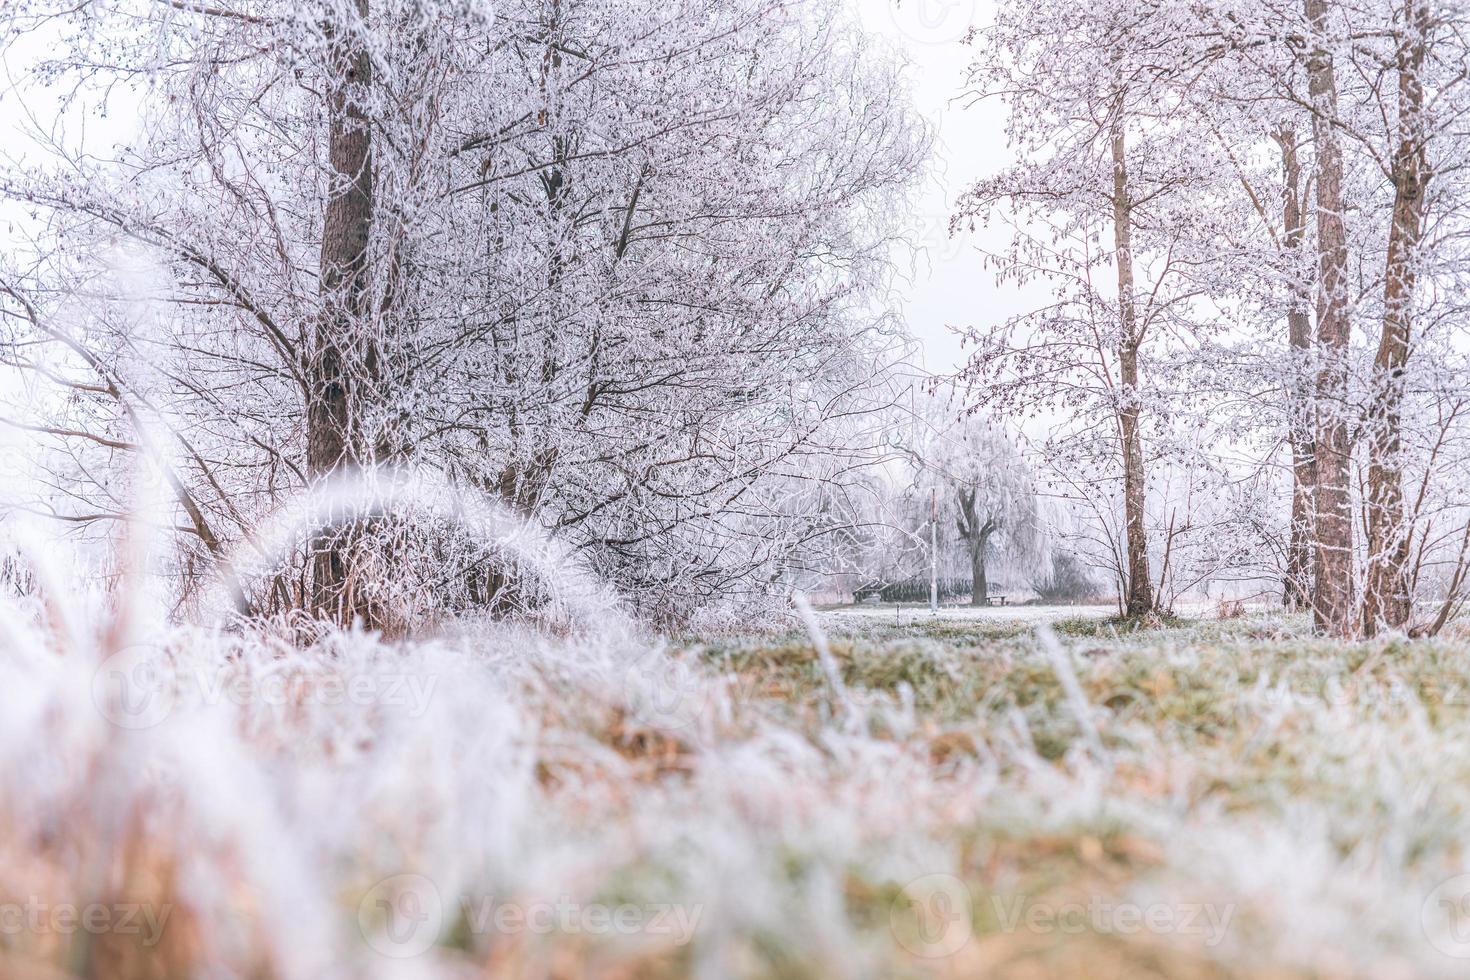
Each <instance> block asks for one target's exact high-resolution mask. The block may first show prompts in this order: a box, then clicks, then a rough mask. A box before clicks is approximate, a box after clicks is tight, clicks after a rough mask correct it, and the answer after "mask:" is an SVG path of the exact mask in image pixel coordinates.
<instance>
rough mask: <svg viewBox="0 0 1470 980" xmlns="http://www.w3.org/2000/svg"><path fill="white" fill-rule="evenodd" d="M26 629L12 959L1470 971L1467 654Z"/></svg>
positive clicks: (797, 969) (345, 965) (1271, 623)
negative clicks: (123, 638)
mask: <svg viewBox="0 0 1470 980" xmlns="http://www.w3.org/2000/svg"><path fill="white" fill-rule="evenodd" d="M23 612H24V611H22V612H21V613H16V614H15V615H13V616H12V617H11V621H10V623H9V624H8V625H9V629H8V630H7V631H5V632H4V634H3V635H5V636H6V639H4V640H0V651H3V664H4V670H5V676H6V678H7V681H6V683H5V684H4V685H0V726H3V729H0V733H3V738H0V753H3V755H0V767H3V777H4V782H3V785H4V786H5V787H6V788H7V792H6V794H5V796H4V798H3V800H0V867H4V868H5V869H6V873H5V875H4V876H3V879H0V891H3V894H0V954H3V961H0V975H4V976H6V977H11V976H17V977H49V976H69V975H76V976H98V977H184V976H251V977H295V976H303V977H305V976H330V975H342V976H353V977H373V976H384V977H388V976H414V977H440V976H442V977H469V976H505V977H511V976H516V977H520V976H549V977H646V976H652V977H658V976H670V977H672V976H686V975H692V976H699V977H727V976H730V977H833V976H836V977H873V978H882V977H894V976H954V977H987V978H1010V977H1014V978H1026V977H1119V978H1122V977H1130V978H1131V977H1150V976H1160V977H1163V976H1169V977H1196V976H1198V977H1227V976H1229V977H1272V978H1276V977H1349V976H1353V977H1356V976H1362V977H1374V978H1391V977H1421V976H1447V977H1448V976H1462V975H1464V972H1465V970H1466V967H1467V964H1470V959H1466V958H1464V957H1466V956H1470V898H1467V896H1470V876H1467V872H1470V856H1467V855H1466V852H1465V846H1466V844H1467V842H1470V656H1467V653H1470V645H1467V643H1466V642H1465V641H1464V640H1463V639H1458V638H1453V637H1451V638H1445V639H1442V640H1438V641H1434V642H1415V643H1409V642H1406V641H1398V642H1395V641H1388V642H1379V643H1374V644H1365V645H1359V646H1350V647H1346V648H1344V647H1341V646H1334V645H1332V644H1329V643H1326V642H1322V641H1318V640H1315V639H1312V638H1310V637H1309V636H1308V635H1307V630H1306V626H1305V623H1304V622H1302V621H1300V620H1297V619H1294V618H1282V617H1280V616H1267V615H1256V616H1251V617H1246V618H1241V619H1233V620H1227V621H1220V622H1214V621H1187V622H1181V623H1178V624H1174V625H1171V626H1167V627H1165V628H1162V629H1153V630H1147V631H1134V632H1130V631H1128V630H1126V629H1122V630H1120V628H1119V627H1118V626H1117V625H1116V624H1113V623H1111V622H1109V621H1105V620H1099V619H1096V618H1092V619H1067V618H1059V619H1056V620H1055V621H1054V622H1053V623H1052V626H1051V628H1050V630H1051V631H1050V632H1047V631H1045V630H1043V631H1042V632H1041V633H1040V634H1038V632H1037V630H1036V628H1035V626H1034V624H1032V623H1030V622H1028V621H1027V620H1026V619H1024V618H1009V617H1008V618H1005V619H1000V618H983V617H955V618H949V619H940V620H925V619H924V618H923V617H919V618H918V619H917V621H914V620H910V621H908V622H904V623H902V624H900V625H894V624H892V623H889V622H886V621H884V620H882V619H881V618H879V617H873V616H866V615H853V614H848V613H842V612H827V613H821V614H817V616H816V622H817V624H818V626H817V629H816V631H815V633H816V634H817V636H818V637H821V638H824V642H817V641H814V638H813V632H811V631H808V630H807V629H803V628H801V627H799V626H798V627H793V628H792V629H790V630H789V631H787V632H784V633H780V634H777V635H762V636H752V637H748V638H728V637H726V638H717V639H705V640H702V641H695V640H682V641H671V640H664V641H654V640H651V639H649V638H646V637H645V638H641V639H629V638H627V637H596V636H585V637H562V638H558V639H548V638H546V637H544V636H541V637H538V636H536V635H533V634H530V633H527V632H517V631H510V630H506V629H501V628H492V627H484V628H479V629H475V630H467V631H465V632H464V633H463V634H462V635H457V636H453V637H442V638H439V639H436V640H423V641H418V642H414V643H410V644H388V643H384V642H382V641H379V640H377V639H375V638H373V637H369V636H362V635H343V636H337V637H334V638H331V639H329V640H326V641H323V642H322V643H321V644H319V645H317V646H315V647H312V648H310V649H307V650H301V649H298V648H293V647H292V646H290V645H288V644H286V643H284V642H282V641H281V640H279V639H278V638H275V637H273V636H271V635H269V634H268V633H265V632H261V633H258V634H253V635H249V636H242V635H238V634H215V633H206V632H202V631H191V630H173V631H168V632H166V633H160V634H159V635H157V636H151V637H147V638H145V639H143V640H141V641H138V642H133V643H129V644H125V645H124V644H119V643H117V642H116V641H115V640H114V639H110V638H109V637H110V636H111V635H112V634H111V633H110V632H109V629H108V626H107V624H105V623H90V624H89V623H85V622H84V623H83V624H81V625H80V626H78V625H77V624H73V625H72V627H71V628H70V629H69V630H62V629H59V628H58V627H56V626H55V625H47V624H46V622H45V617H44V615H42V614H40V613H37V614H35V615H28V614H26V615H23V614H22V613H23ZM114 632H115V631H114ZM99 665H100V666H99ZM68 908H70V909H71V911H70V912H67V909H68ZM87 915H91V916H92V918H91V920H90V922H88V921H86V920H85V917H86V916H87Z"/></svg>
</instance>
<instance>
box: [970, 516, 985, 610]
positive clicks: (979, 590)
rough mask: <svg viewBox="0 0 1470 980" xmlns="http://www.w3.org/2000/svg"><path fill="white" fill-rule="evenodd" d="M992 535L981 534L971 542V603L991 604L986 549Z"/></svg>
mask: <svg viewBox="0 0 1470 980" xmlns="http://www.w3.org/2000/svg"><path fill="white" fill-rule="evenodd" d="M989 539H990V535H989V534H988V533H987V534H981V535H980V536H979V537H977V538H975V539H974V540H973V541H971V542H970V543H969V544H970V605H972V606H988V605H989V604H990V583H989V581H988V580H987V579H986V577H985V549H986V547H987V546H988V545H989Z"/></svg>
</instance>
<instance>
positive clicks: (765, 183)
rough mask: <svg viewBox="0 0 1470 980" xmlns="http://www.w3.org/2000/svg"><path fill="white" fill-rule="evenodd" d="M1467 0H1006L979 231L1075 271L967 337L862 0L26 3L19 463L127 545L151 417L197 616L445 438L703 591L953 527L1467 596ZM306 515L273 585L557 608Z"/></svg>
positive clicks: (393, 529) (682, 615) (1301, 587)
mask: <svg viewBox="0 0 1470 980" xmlns="http://www.w3.org/2000/svg"><path fill="white" fill-rule="evenodd" d="M1467 17H1470V14H1466V12H1465V11H1464V10H1462V9H1461V8H1459V7H1457V6H1454V5H1451V4H1448V3H1442V2H1431V0H1204V2H1199V3H1177V2H1165V0H1144V2H1131V0H1129V2H1125V0H1100V2H1096V3H1089V4H1085V5H1079V4H1075V3H1072V2H1070V0H1003V2H1001V3H1000V4H999V6H998V10H997V13H996V16H995V18H994V21H993V22H992V23H990V24H988V25H986V26H984V27H979V28H977V29H975V30H974V31H973V32H972V34H971V36H970V37H969V38H968V42H969V43H971V44H973V45H974V48H975V52H976V56H975V61H974V64H973V67H972V68H971V70H970V72H969V76H968V82H967V91H968V92H969V94H970V95H972V96H974V97H977V98H992V99H998V100H1001V101H1002V102H1003V103H1004V104H1005V106H1006V109H1007V112H1008V116H1007V125H1006V136H1007V137H1008V141H1009V145H1010V148H1011V151H1012V153H1013V154H1014V158H1015V162H1014V164H1013V165H1011V166H1009V167H1007V168H1005V169H1004V170H1002V171H1001V172H999V173H996V174H994V175H992V176H991V177H989V178H987V179H985V180H982V181H981V182H980V183H979V184H977V185H976V186H975V187H973V188H972V189H970V190H968V191H967V192H966V193H965V194H964V195H963V197H962V198H961V199H960V200H959V202H958V207H957V211H956V214H955V216H954V221H953V230H954V231H956V232H960V231H963V230H966V229H971V228H975V227H979V226H981V225H988V224H993V225H998V226H1002V227H1005V228H1008V229H1009V231H1010V233H1011V234H1010V236H1009V238H1010V244H1009V246H1008V247H1006V248H1004V249H1001V250H1000V251H997V252H994V253H986V254H985V255H984V256H983V260H984V261H985V262H986V263H987V264H989V265H990V266H991V267H992V268H994V269H995V271H996V272H997V274H998V277H999V279H1000V281H1001V283H1002V284H1019V285H1021V286H1022V287H1024V288H1026V289H1028V290H1029V291H1031V292H1032V293H1033V294H1036V295H1041V296H1044V297H1045V302H1044V303H1043V304H1042V305H1040V306H1039V308H1037V309H1035V310H1034V311H1033V312H1031V313H1028V314H1026V315H1023V316H1018V317H1015V318H1012V319H1010V320H1007V321H1005V322H1003V323H984V322H981V323H975V324H973V325H970V326H968V328H967V330H968V334H969V338H970V340H971V341H972V354H971V357H970V359H969V362H968V365H967V366H966V368H965V369H964V371H963V372H961V374H960V376H959V377H958V378H955V379H939V380H938V381H936V380H935V379H927V378H916V377H915V376H914V374H913V372H912V371H910V370H908V369H907V367H906V365H905V357H906V355H907V353H908V352H909V349H910V348H909V341H908V339H907V336H906V334H905V331H904V325H903V324H902V323H901V321H900V319H899V318H898V317H897V316H896V315H895V313H894V311H893V308H892V290H891V285H892V271H893V268H894V258H895V255H896V254H899V252H896V246H901V245H902V244H903V243H902V242H901V241H900V237H901V236H900V228H901V225H902V220H901V219H902V218H903V217H904V214H905V211H906V209H907V207H908V204H909V201H910V197H909V192H910V190H911V188H912V186H913V184H914V182H915V180H916V178H917V177H918V176H919V175H920V174H921V173H922V170H923V166H924V161H925V159H926V157H927V155H928V150H929V143H930V134H929V133H928V131H927V129H926V127H925V126H924V125H923V123H922V122H921V121H920V120H919V119H918V117H917V116H916V115H915V113H914V112H913V110H912V108H911V106H910V105H909V103H908V100H907V94H906V91H905V87H904V81H903V75H902V66H901V65H900V64H899V63H898V62H897V60H896V59H895V58H894V57H892V56H891V54H890V53H889V52H887V51H886V50H885V49H883V48H882V47H881V46H880V45H878V44H876V43H875V42H874V41H873V40H872V39H871V38H868V37H866V36H864V35H863V34H862V32H861V31H859V30H858V29H857V28H856V27H855V26H854V24H853V22H852V19H851V16H850V12H849V11H847V10H845V9H844V8H843V7H842V5H841V3H840V2H839V0H674V2H672V3H654V2H651V0H512V2H508V3H504V4H495V5H493V8H492V7H488V6H485V5H482V4H479V3H472V2H464V0H378V2H374V3H371V4H369V3H368V0H221V2H210V3H207V4H195V3H191V2H185V0H82V2H79V3H59V2H56V0H19V2H17V3H13V4H11V5H10V6H8V7H7V8H6V10H5V12H4V14H3V19H0V25H3V26H0V30H3V36H0V42H3V44H4V47H5V50H6V51H7V53H12V54H14V56H15V61H14V63H15V64H17V65H22V66H23V69H24V70H23V72H22V78H21V82H22V84H21V86H20V87H19V88H18V89H17V90H16V91H17V93H18V97H19V98H21V99H22V100H24V105H25V108H26V110H27V112H28V114H29V120H30V123H31V125H30V126H29V137H30V140H31V142H32V144H33V146H32V151H33V152H32V153H31V155H30V157H28V158H27V159H25V160H21V159H19V158H12V159H11V160H10V161H9V163H8V164H7V166H6V168H5V171H4V173H3V175H0V200H3V202H4V204H5V206H6V207H7V208H10V209H12V210H10V211H7V212H6V213H7V214H8V215H10V216H11V217H12V218H13V220H12V224H11V228H12V235H13V236H14V235H16V234H19V235H23V236H25V237H26V241H25V243H24V247H21V248H14V249H12V250H11V251H10V252H9V254H8V255H6V256H5V258H4V259H3V262H0V362H3V370H4V371H5V372H6V374H5V376H4V378H0V382H5V384H0V389H4V388H6V385H7V384H8V382H9V381H10V380H11V379H17V382H16V384H14V385H12V386H10V388H11V390H10V394H9V395H8V396H7V397H6V399H5V404H4V406H3V409H0V424H3V425H4V426H5V427H6V429H7V430H8V431H13V432H20V433H23V434H24V435H25V437H26V439H27V440H28V445H29V447H30V449H29V451H28V453H27V455H26V458H25V460H24V462H23V468H24V469H25V473H24V476H25V479H24V480H21V481H12V482H11V484H10V486H9V488H8V489H7V499H6V505H7V507H8V508H9V512H10V513H29V514H35V515H40V516H42V517H44V518H46V519H49V520H54V521H59V522H62V523H64V524H67V525H69V526H72V527H75V528H76V529H78V532H79V533H81V534H83V535H91V536H92V537H95V538H96V539H97V540H99V541H102V542H104V543H105V542H108V541H113V540H114V539H115V538H116V537H117V535H116V534H114V533H113V531H114V530H115V529H117V528H120V527H122V526H123V525H125V524H126V523H127V522H128V520H129V519H130V517H131V516H132V514H133V508H134V506H135V502H136V499H137V497H138V489H139V488H138V487H137V486H136V481H137V480H138V479H139V474H140V473H141V472H142V471H143V469H144V467H143V466H142V462H143V461H146V462H147V464H148V465H149V466H151V467H153V468H156V469H157V470H158V471H159V472H160V473H161V477H162V481H163V485H164V488H165V491H166V493H167V496H168V499H169V501H170V507H171V516H170V517H168V518H167V519H165V520H164V521H163V522H162V523H164V524H165V525H166V526H167V528H168V530H169V531H170V533H173V534H174V535H175V536H176V539H177V542H176V549H175V551H176V555H175V559H174V560H173V562H172V565H171V570H172V571H173V572H174V573H175V580H176V582H177V586H178V588H177V600H178V603H179V609H180V610H181V611H184V610H188V609H190V608H192V606H193V604H196V603H197V602H199V601H200V595H199V593H200V591H201V590H202V589H203V588H204V585H203V584H201V583H203V582H205V581H206V580H207V579H208V577H209V574H210V572H211V570H212V569H216V568H218V567H221V566H222V565H227V564H228V562H227V559H228V558H229V557H230V556H232V555H234V554H237V553H239V551H240V550H241V549H242V548H247V549H248V547H249V546H250V545H251V544H252V541H253V539H254V537H255V536H256V535H257V533H258V532H259V530H260V528H261V527H262V526H263V525H266V524H268V523H269V521H270V520H271V519H272V517H273V515H276V514H278V513H280V512H281V510H282V508H283V506H285V504H286V503H288V502H289V501H291V500H292V499H294V498H297V497H299V496H300V495H302V494H303V493H305V492H308V491H316V490H320V489H321V488H323V487H326V486H330V485H333V484H334V482H336V481H341V480H343V479H350V478H353V477H355V476H358V475H372V474H382V473H388V474H395V473H414V472H420V471H428V472H432V473H435V474H440V475H442V476H443V478H444V479H445V480H447V481H448V482H449V483H450V484H451V485H452V486H454V487H456V488H458V489H459V491H460V492H462V493H464V494H465V495H469V496H473V495H478V496H480V497H483V498H485V499H490V500H495V501H499V502H503V503H504V505H505V506H507V507H509V508H510V509H511V510H512V511H513V512H514V513H515V514H516V515H518V517H519V518H520V519H522V520H523V521H524V522H526V524H527V525H529V526H534V527H536V528H538V529H540V530H541V531H543V532H544V533H545V534H547V535H550V536H551V537H553V538H555V539H557V540H559V541H561V542H564V543H565V544H566V545H568V546H570V547H571V548H572V549H574V550H575V551H576V552H578V553H579V554H580V555H581V557H582V558H583V559H585V561H586V562H587V564H589V565H590V566H591V567H592V568H593V569H594V570H595V571H596V572H597V573H598V574H599V575H601V576H603V577H605V578H606V579H608V580H610V581H611V582H612V583H613V584H614V585H615V586H616V587H617V588H618V589H619V591H620V592H621V593H622V594H624V595H625V596H627V597H629V599H630V601H631V603H632V604H633V605H634V607H635V608H636V610H637V611H638V612H640V613H641V614H643V615H645V616H646V617H648V618H650V619H652V620H656V621H661V622H687V621H688V620H689V619H690V618H691V617H697V616H700V615H703V614H704V613H706V612H709V611H711V610H714V609H720V608H725V609H731V608H733V609H740V608H748V607H749V604H750V603H752V602H760V601H764V600H773V599H774V600H779V599H780V598H781V597H783V596H784V595H785V594H786V593H788V592H789V591H790V589H791V588H792V587H794V586H796V585H801V584H805V583H808V582H810V581H811V580H812V579H813V577H814V576H820V575H827V574H830V573H832V572H833V571H834V570H841V569H855V570H862V573H863V574H873V575H877V576H878V577H890V578H891V577H893V576H895V575H898V574H899V573H900V572H902V574H904V575H913V574H914V573H915V571H921V570H922V568H923V565H924V562H923V556H924V554H925V548H926V547H927V544H928V542H925V541H923V540H922V535H923V533H924V529H926V528H928V527H930V526H931V524H932V525H933V527H934V528H935V530H936V532H937V531H941V530H942V532H943V534H942V541H941V545H942V551H943V554H942V555H941V558H942V560H943V561H944V562H946V563H947V574H950V575H952V576H955V577H964V578H968V579H969V580H970V581H972V582H973V583H974V584H975V586H976V587H975V588H974V589H973V591H974V593H975V598H976V601H984V599H985V594H986V584H987V583H988V582H990V581H993V579H994V574H995V571H994V570H995V568H996V567H997V565H998V566H999V567H1000V568H1002V569H1003V570H1004V571H1003V573H1002V574H1005V575H1006V576H1008V577H1010V578H1011V579H1012V581H1011V582H1008V583H1005V584H1007V585H1008V586H1011V585H1016V584H1020V585H1024V586H1029V587H1030V588H1032V589H1034V590H1035V591H1038V592H1041V593H1043V594H1047V593H1048V590H1050V592H1057V590H1059V589H1060V590H1062V591H1068V590H1070V591H1072V592H1078V591H1089V590H1092V589H1094V588H1098V587H1102V588H1106V585H1104V584H1103V583H1105V582H1111V583H1112V584H1113V585H1114V586H1115V588H1116V592H1117V594H1118V597H1119V603H1120V607H1121V608H1122V610H1123V611H1124V612H1126V613H1128V614H1132V615H1136V616H1146V615H1150V614H1153V613H1155V612H1158V611H1166V610H1168V609H1169V608H1170V607H1171V605H1172V604H1173V602H1174V601H1175V599H1176V598H1177V597H1178V596H1181V595H1184V594H1188V593H1199V592H1203V591H1208V590H1210V589H1215V588H1223V589H1230V590H1233V594H1237V595H1238V594H1240V593H1241V592H1242V590H1245V591H1246V592H1249V591H1250V590H1251V589H1255V590H1257V591H1260V592H1269V593H1270V594H1272V595H1273V596H1275V595H1279V596H1280V597H1281V598H1282V599H1284V601H1285V603H1286V604H1287V605H1288V606H1289V607H1291V608H1296V609H1310V610H1311V611H1312V613H1313V615H1314V618H1315V620H1316V623H1317V625H1318V626H1319V627H1320V628H1321V629H1322V630H1323V631H1324V632H1327V633H1329V634H1331V635H1334V636H1339V637H1347V636H1354V635H1372V634H1374V633H1377V632H1380V631H1382V630H1406V631H1409V632H1411V633H1416V634H1422V633H1432V632H1436V631H1438V630H1439V629H1440V628H1442V627H1443V626H1444V624H1445V622H1446V621H1447V620H1448V618H1449V617H1450V616H1451V615H1452V614H1453V613H1454V612H1455V611H1456V609H1457V608H1458V605H1459V602H1460V600H1461V599H1462V597H1463V594H1464V590H1465V586H1466V584H1467V583H1466V579H1467V577H1470V499H1467V498H1466V490H1465V489H1464V488H1465V487H1466V485H1467V482H1470V480H1467V478H1470V444H1467V442H1466V431H1465V426H1464V425H1463V424H1462V416H1463V415H1464V414H1465V413H1464V409H1465V407H1466V396H1465V386H1464V384H1463V381H1462V380H1461V379H1462V378H1463V377H1465V376H1466V369H1467V367H1470V364H1467V353H1470V345H1467V343H1466V340H1467V335H1466V333H1465V330H1464V324H1465V318H1466V313H1467V307H1470V302H1467V299H1466V297H1467V291H1466V286H1467V282H1466V275H1465V273H1466V270H1467V267H1466V250H1465V245H1464V243H1465V241H1466V235H1465V232H1466V230H1467V229H1466V222H1465V220H1464V218H1465V215H1466V214H1467V211H1466V204H1467V202H1466V201H1465V199H1464V198H1465V195H1466V189H1467V183H1466V181H1465V178H1464V176H1463V174H1462V172H1461V168H1462V167H1463V164H1462V159H1463V158H1464V156H1465V151H1466V149H1467V148H1470V141H1467V139H1466V137H1467V135H1470V134H1467V132H1466V112H1467V110H1470V89H1467V75H1470V64H1467V59H1470V55H1467V50H1470V45H1467V43H1466V40H1467V39H1466V37H1465V28H1466V18H1467ZM26 52H30V54H29V55H27V54H26ZM36 52H40V53H41V54H40V55H39V56H37V55H36ZM956 81H957V85H958V84H959V83H960V82H961V81H963V80H958V79H957V80H956ZM119 119H120V120H122V122H118V121H117V120H119ZM15 209H20V210H21V211H22V212H23V214H22V216H21V217H19V218H15V215H16V214H17V212H16V210H15ZM17 228H18V229H19V231H18V232H16V230H15V229H17ZM900 251H901V250H900ZM951 385H953V386H955V388H954V389H953V390H951ZM936 388H938V389H943V391H941V392H940V393H938V394H936V393H935V389H936ZM12 468H15V467H12ZM17 487H19V488H23V489H22V490H16V488H17ZM934 522H937V524H936V523H934ZM300 530H301V533H300V534H299V535H298V538H299V540H297V541H296V542H295V546H294V547H292V548H291V549H289V551H288V553H287V554H285V555H284V556H277V558H278V560H275V559H273V563H272V564H271V565H270V567H269V568H267V569H266V570H265V571H264V573H262V574H259V575H257V576H253V577H252V578H251V579H250V581H248V582H245V583H242V589H241V593H242V604H243V606H244V607H245V611H247V612H250V613H253V614H259V615H297V614H301V613H305V614H308V615H309V616H312V617H321V618H326V619H328V620H332V621H335V622H338V623H347V622H351V621H353V620H361V621H365V622H367V623H369V624H370V625H375V626H379V627H384V628H387V627H392V626H402V627H405V628H407V627H411V626H413V625H415V624H418V623H421V622H430V621H433V620H434V619H435V618H437V617H440V616H445V615H458V614H460V613H463V612H466V611H473V610H487V609H488V610H492V611H500V610H508V609H515V608H526V607H528V606H530V607H533V606H535V604H536V603H537V602H538V601H540V600H539V596H540V591H539V589H540V586H539V585H538V584H537V583H536V582H535V581H533V580H532V579H533V578H534V576H533V575H532V573H531V572H529V571H527V570H525V569H521V568H518V566H517V563H516V559H515V556H514V554H512V553H510V552H508V551H507V550H506V549H504V548H502V547H501V543H500V542H497V541H495V540H482V539H480V538H478V537H476V536H475V534H473V533H471V531H470V530H468V529H467V528H466V527H465V526H462V525H461V524H459V523H457V522H456V520H455V519H454V515H453V514H445V513H421V514H417V515H412V514H406V513H399V512H393V513H387V512H380V511H376V510H373V509H372V508H369V509H368V511H367V512H362V511H361V510H358V511H351V510H350V509H349V512H348V513H347V515H346V519H344V520H334V521H328V522H325V523H324V524H323V523H322V522H317V523H315V524H313V525H312V526H311V527H308V528H303V529H300ZM936 537H941V535H939V534H937V533H936ZM992 562H994V563H996V564H991V563H992ZM1018 569H1021V570H1024V574H1018V572H1017V570H1018ZM1093 582H1096V583H1098V585H1097V586H1094V585H1092V583H1093ZM1063 583H1069V584H1066V585H1065V586H1064V584H1063ZM1057 594H1060V593H1057Z"/></svg>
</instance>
